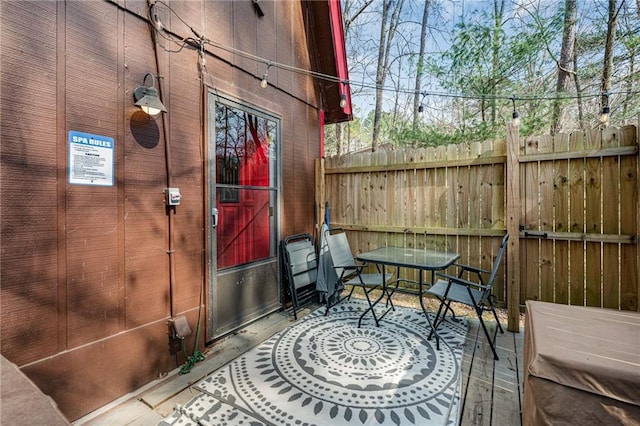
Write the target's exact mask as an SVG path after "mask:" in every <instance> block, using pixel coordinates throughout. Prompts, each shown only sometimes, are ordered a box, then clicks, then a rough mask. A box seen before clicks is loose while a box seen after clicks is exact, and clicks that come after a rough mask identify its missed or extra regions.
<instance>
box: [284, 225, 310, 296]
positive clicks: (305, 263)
mask: <svg viewBox="0 0 640 426" xmlns="http://www.w3.org/2000/svg"><path fill="white" fill-rule="evenodd" d="M283 248H284V252H285V265H286V266H287V268H288V275H289V279H290V280H292V281H293V284H294V287H295V289H296V290H297V289H299V288H302V287H305V286H307V285H309V284H312V283H314V282H316V279H317V277H318V257H317V255H316V248H315V246H314V245H313V239H312V237H311V235H309V234H299V235H293V236H291V237H287V238H285V240H284V241H283Z"/></svg>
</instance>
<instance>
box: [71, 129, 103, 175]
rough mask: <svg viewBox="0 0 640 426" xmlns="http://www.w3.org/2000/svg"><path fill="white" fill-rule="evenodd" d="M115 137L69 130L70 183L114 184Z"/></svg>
mask: <svg viewBox="0 0 640 426" xmlns="http://www.w3.org/2000/svg"><path fill="white" fill-rule="evenodd" d="M113 146H114V143H113V138H110V137H108V136H100V135H92V134H89V133H82V132H76V131H75V130H71V131H70V132H69V183H70V184H75V185H97V186H113Z"/></svg>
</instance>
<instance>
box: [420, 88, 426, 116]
mask: <svg viewBox="0 0 640 426" xmlns="http://www.w3.org/2000/svg"><path fill="white" fill-rule="evenodd" d="M420 94H421V95H422V99H420V105H418V116H419V117H420V118H422V117H424V105H423V103H424V98H426V97H427V93H426V92H422V93H420Z"/></svg>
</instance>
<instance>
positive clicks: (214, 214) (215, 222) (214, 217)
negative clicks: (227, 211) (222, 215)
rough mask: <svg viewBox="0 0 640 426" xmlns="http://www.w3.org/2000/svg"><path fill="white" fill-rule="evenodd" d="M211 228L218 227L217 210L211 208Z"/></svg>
mask: <svg viewBox="0 0 640 426" xmlns="http://www.w3.org/2000/svg"><path fill="white" fill-rule="evenodd" d="M211 219H212V220H211V226H212V227H214V228H215V227H217V226H218V209H217V208H215V207H214V208H212V209H211Z"/></svg>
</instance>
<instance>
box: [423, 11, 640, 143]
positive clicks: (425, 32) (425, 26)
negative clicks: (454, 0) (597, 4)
mask: <svg viewBox="0 0 640 426" xmlns="http://www.w3.org/2000/svg"><path fill="white" fill-rule="evenodd" d="M638 1H640V0H638ZM430 6H431V0H425V2H424V11H423V12H422V28H421V29H420V52H419V53H418V66H417V69H416V84H415V93H414V94H413V130H414V132H415V131H416V130H417V129H418V121H419V119H420V114H419V112H418V109H419V108H420V102H421V101H422V99H421V97H422V94H421V89H422V88H421V84H422V75H423V72H424V69H423V63H424V52H425V50H426V45H427V19H428V18H429V7H430ZM411 147H412V148H415V147H416V140H415V138H414V139H413V141H412V142H411Z"/></svg>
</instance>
